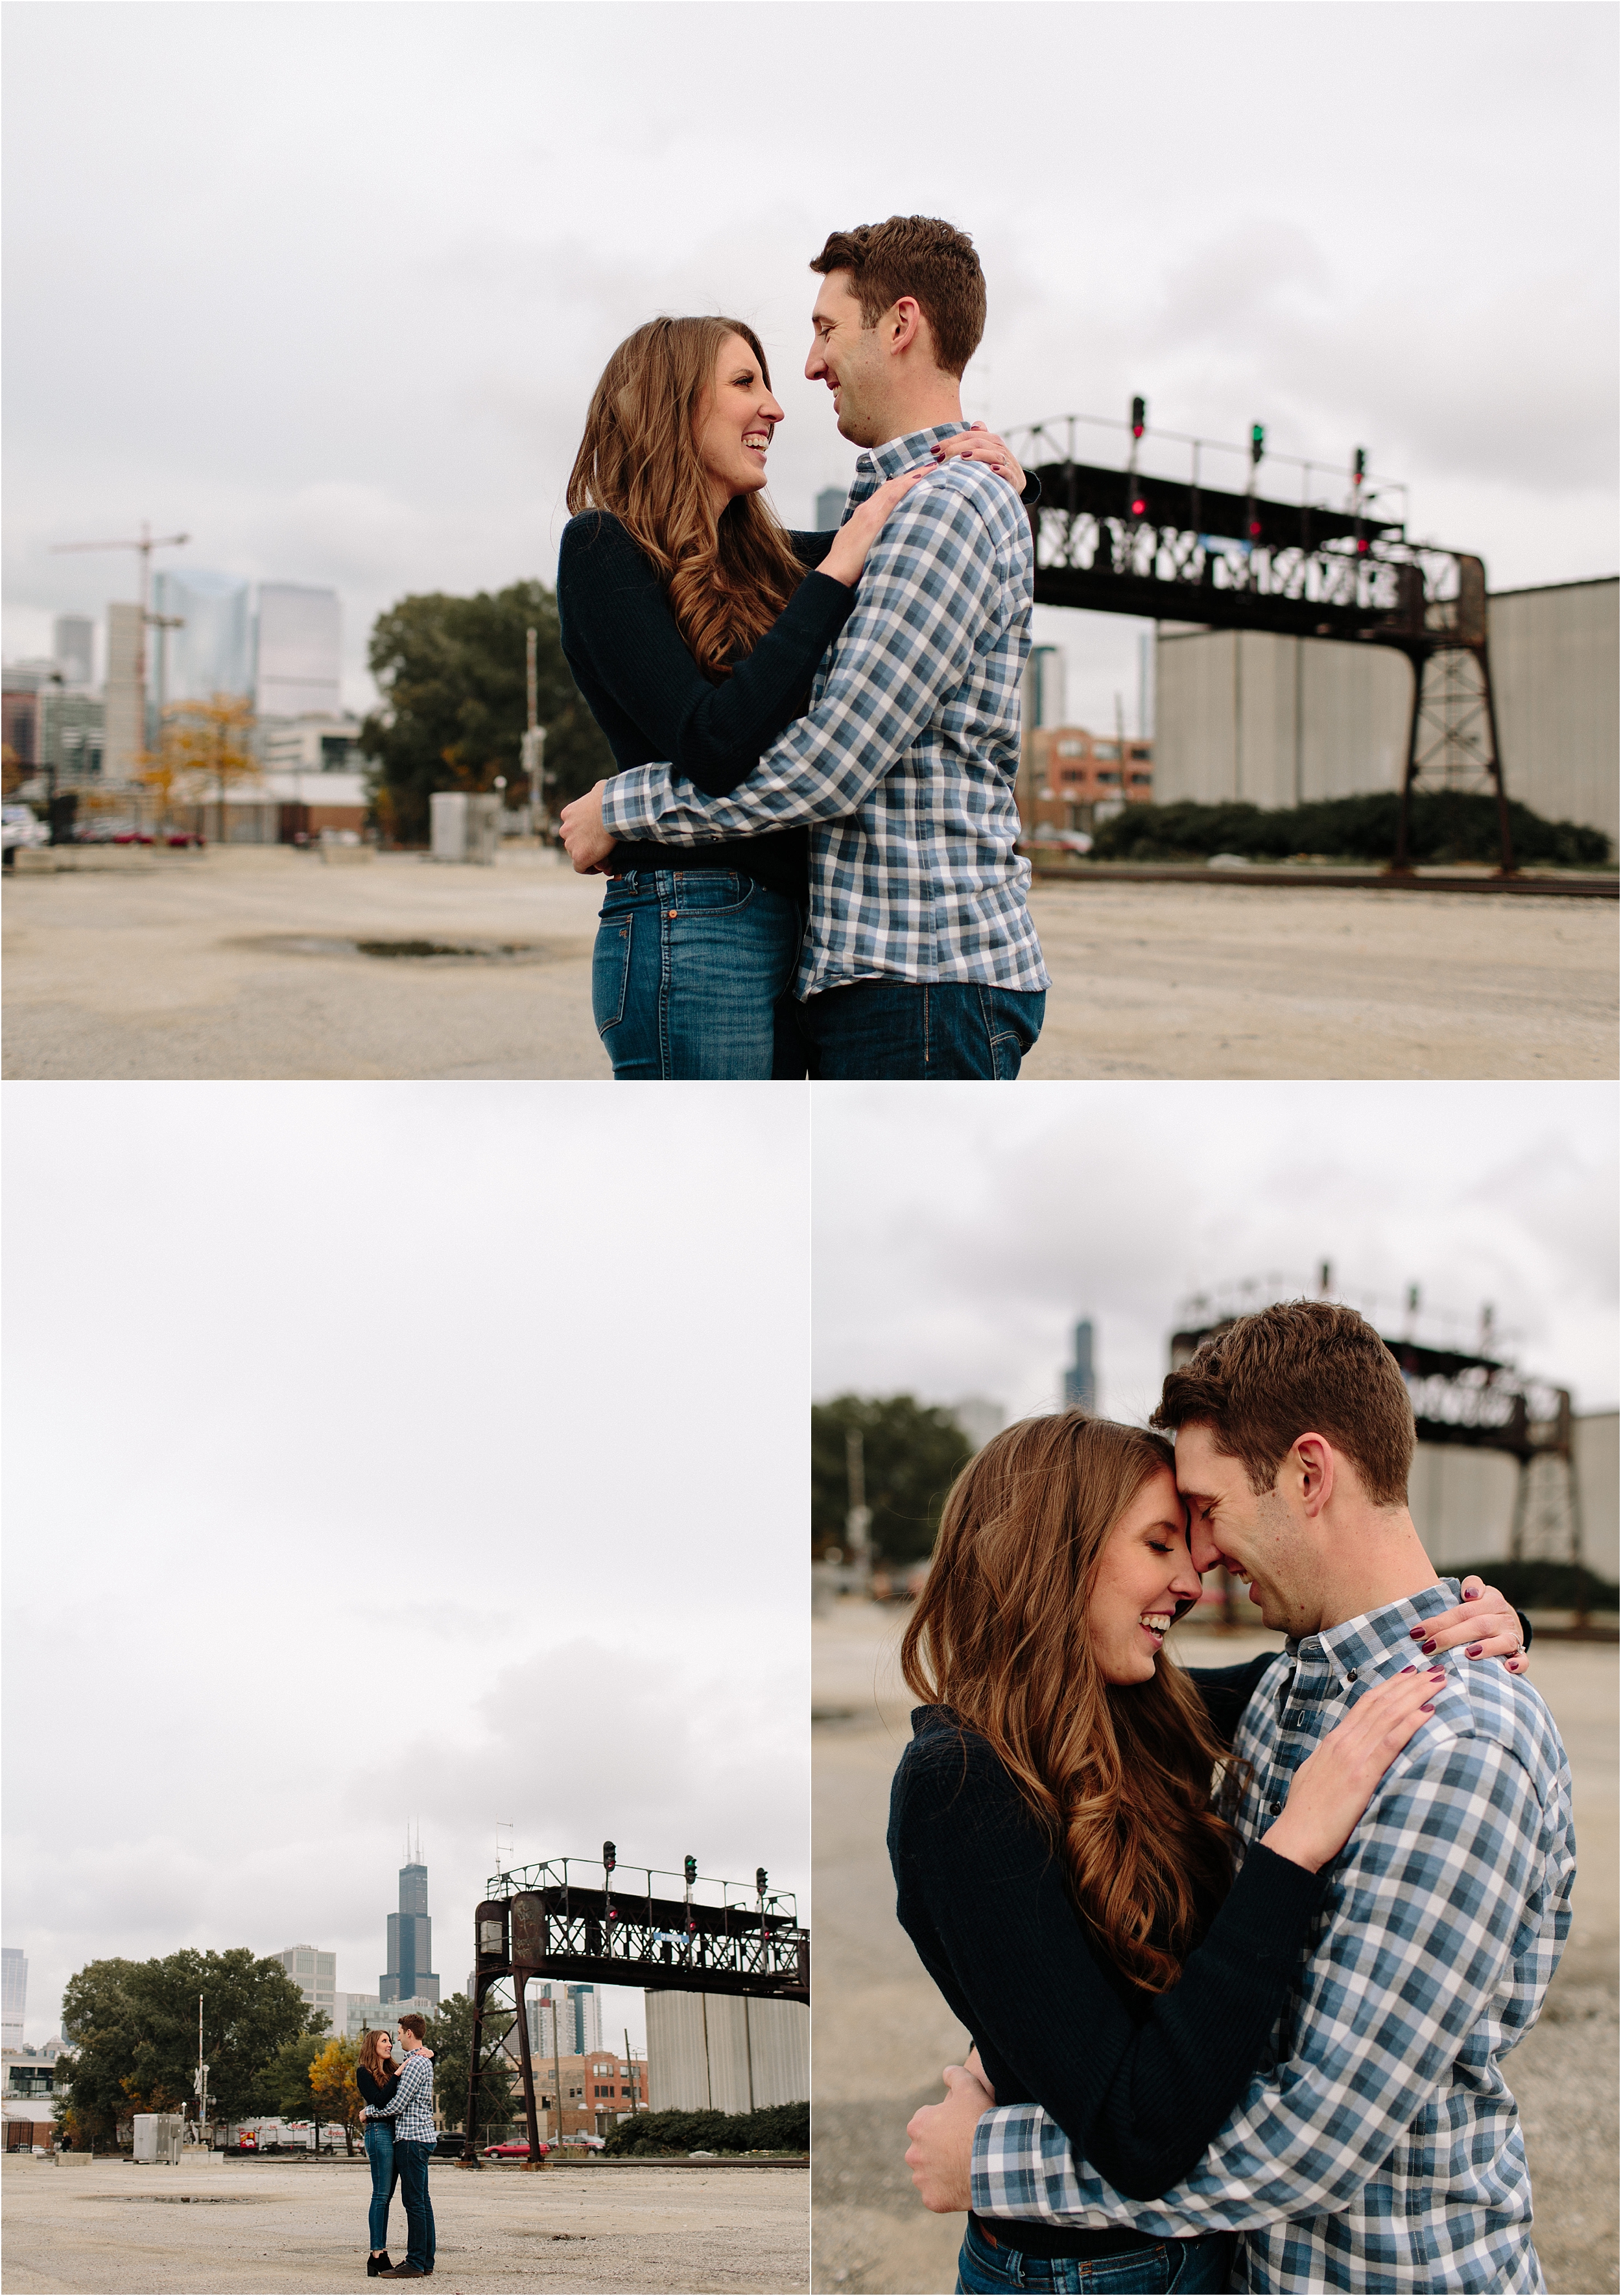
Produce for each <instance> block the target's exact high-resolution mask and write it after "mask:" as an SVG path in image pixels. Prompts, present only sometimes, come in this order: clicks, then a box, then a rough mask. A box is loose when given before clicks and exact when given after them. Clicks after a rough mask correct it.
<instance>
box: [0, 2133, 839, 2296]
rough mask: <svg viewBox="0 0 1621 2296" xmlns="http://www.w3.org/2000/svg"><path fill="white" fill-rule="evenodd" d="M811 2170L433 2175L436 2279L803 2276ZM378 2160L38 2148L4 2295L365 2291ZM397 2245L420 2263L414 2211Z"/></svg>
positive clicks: (13, 2231) (679, 2281) (766, 2279)
mask: <svg viewBox="0 0 1621 2296" xmlns="http://www.w3.org/2000/svg"><path fill="white" fill-rule="evenodd" d="M806 2183H807V2180H806V2174H805V2171H804V2170H803V2169H794V2168H783V2169H686V2168H682V2169H660V2168H659V2167H657V2166H655V2165H649V2166H648V2167H646V2168H642V2167H640V2166H638V2167H635V2168H628V2169H618V2168H616V2169H611V2170H603V2169H546V2170H545V2171H544V2173H543V2174H541V2175H539V2176H530V2175H527V2174H525V2173H524V2172H523V2171H521V2170H520V2169H485V2170H484V2171H483V2172H482V2173H480V2174H477V2175H474V2174H471V2173H469V2172H468V2171H466V2170H463V2169H458V2168H456V2167H454V2165H453V2164H449V2163H437V2164H436V2165H435V2166H434V2169H433V2170H432V2187H431V2189H432V2197H433V2210H434V2217H435V2219H436V2223H437V2226H438V2262H437V2266H436V2269H435V2271H434V2275H433V2277H434V2280H435V2282H436V2284H438V2286H439V2287H440V2288H442V2289H443V2290H444V2291H445V2292H446V2296H474V2292H481V2291H485V2290H489V2291H498V2290H503V2289H535V2290H544V2289H552V2290H556V2291H560V2292H562V2291H567V2292H569V2296H595V2292H596V2291H598V2290H604V2291H607V2290H614V2291H619V2290H626V2291H654V2290H659V2291H661V2290H670V2291H673V2292H683V2296H684V2292H686V2291H688V2290H699V2289H703V2290H709V2289H714V2290H725V2291H727V2292H736V2296H744V2292H753V2296H775V2292H778V2291H790V2290H791V2291H798V2290H801V2289H804V2288H805V2287H806V2284H807V2282H806V2199H807V2194H806ZM370 2190H371V2179H370V2177H369V2174H368V2172H367V2169H366V2167H365V2164H364V2161H356V2162H355V2163H353V2164H352V2165H351V2164H349V2163H348V2162H343V2163H332V2164H326V2163H323V2164H321V2165H320V2166H316V2165H315V2164H313V2163H312V2164H307V2165H303V2166H300V2165H299V2164H297V2163H286V2164H282V2163H278V2162H274V2161H253V2162H244V2163H240V2164H238V2163H234V2162H232V2161H225V2160H222V2161H218V2162H216V2163H212V2164H204V2165H201V2166H198V2167H192V2168H185V2167H182V2168H176V2169H168V2168H150V2167H143V2168H136V2167H135V2165H134V2164H133V2163H132V2162H128V2161H106V2162H102V2161H94V2162H91V2163H89V2164H87V2165H86V2167H84V2168H82V2169H70V2168H56V2167H53V2166H52V2165H51V2164H50V2163H48V2162H46V2161H35V2160H32V2159H30V2158H29V2157H27V2156H24V2157H22V2158H20V2159H17V2158H8V2159H7V2161H6V2163H5V2170H4V2208H5V2227H4V2286H5V2289H6V2292H7V2296H45V2292H50V2296H59V2292H68V2291H71V2292H72V2296H124V2292H126V2291H127V2292H131V2296H135V2292H140V2296H146V2292H154V2296H192V2292H200V2296H226V2292H231V2296H235V2292H238V2291H241V2292H244V2296H246V2292H253V2296H283V2292H303V2291H306V2290H327V2289H341V2290H346V2291H347V2290H349V2289H352V2288H359V2287H364V2286H365V2285H366V2279H365V2256H366V2246H367V2239H366V2202H367V2197H368V2195H369V2193H370ZM389 2231H390V2235H391V2244H390V2251H389V2252H390V2254H391V2256H392V2258H393V2259H394V2261H395V2262H396V2263H401V2262H403V2260H404V2258H405V2242H404V2219H403V2216H402V2213H401V2211H400V2210H399V2209H398V2208H396V2209H395V2210H394V2212H393V2214H392V2216H391V2218H390V2221H389Z"/></svg>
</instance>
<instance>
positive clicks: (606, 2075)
mask: <svg viewBox="0 0 1621 2296" xmlns="http://www.w3.org/2000/svg"><path fill="white" fill-rule="evenodd" d="M508 2053H509V2054H515V2051H514V2049H512V2048H509V2052H508ZM555 2062H556V2068H557V2074H558V2075H559V2076H560V2077H561V2082H562V2099H563V2111H562V2133H563V2135H564V2136H566V2137H567V2136H607V2134H608V2132H609V2130H610V2128H613V2126H614V2125H615V2123H616V2122H618V2121H620V2120H624V2119H625V2117H626V2114H627V2113H631V2112H646V2111H647V2066H646V2063H645V2062H644V2061H643V2059H642V2058H640V2057H635V2058H626V2057H623V2056H617V2055H615V2054H614V2053H613V2052H612V2051H611V2050H610V2049H588V2050H587V2051H586V2052H585V2054H584V2055H583V2056H574V2057H561V2058H559V2059H557V2060H556V2061H555ZM516 2072H517V2067H516V2064H514V2066H513V2074H514V2079H513V2082H512V2101H513V2105H514V2108H515V2118H516V2119H518V2120H521V2119H522V2117H523V2091H522V2089H521V2087H520V2086H519V2083H518V2080H517V2079H516ZM555 2093H556V2083H555V2081H554V2079H553V2059H552V2058H551V2057H537V2058H536V2060H535V2103H536V2108H537V2110H538V2112H539V2115H540V2133H541V2135H542V2136H544V2137H547V2138H552V2137H553V2136H555V2134H556V2130H557V2125H558V2124H557V2120H556V2115H555V2110H554V2102H553V2100H554V2097H555Z"/></svg>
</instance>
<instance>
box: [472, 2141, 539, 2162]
mask: <svg viewBox="0 0 1621 2296" xmlns="http://www.w3.org/2000/svg"><path fill="white" fill-rule="evenodd" d="M551 2150H552V2147H551V2146H550V2145H549V2144H543V2145H542V2146H541V2148H540V2157H541V2159H542V2160H543V2161H544V2159H545V2157H546V2155H547V2153H549V2152H550V2151H551ZM484 2157H485V2159H486V2160H487V2161H527V2160H528V2157H529V2140H528V2137H527V2136H525V2137H513V2138H512V2139H511V2140H510V2141H509V2142H508V2143H506V2144H487V2145H486V2146H485V2148H484Z"/></svg>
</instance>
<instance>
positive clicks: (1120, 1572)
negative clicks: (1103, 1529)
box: [1086, 1467, 1200, 1684]
mask: <svg viewBox="0 0 1621 2296" xmlns="http://www.w3.org/2000/svg"><path fill="white" fill-rule="evenodd" d="M1199 1584H1200V1581H1199V1573H1198V1571H1197V1570H1195V1569H1194V1568H1193V1562H1192V1557H1191V1555H1190V1554H1189V1552H1188V1527H1187V1511H1186V1509H1185V1508H1184V1507H1183V1503H1182V1500H1181V1497H1179V1495H1178V1493H1177V1489H1176V1479H1175V1476H1174V1475H1173V1474H1172V1472H1171V1471H1170V1469H1169V1468H1168V1467H1166V1468H1163V1469H1162V1470H1161V1471H1160V1472H1159V1473H1158V1474H1156V1475H1150V1478H1149V1480H1148V1481H1147V1482H1146V1483H1144V1484H1143V1486H1142V1489H1141V1490H1140V1491H1139V1492H1138V1493H1137V1496H1136V1497H1135V1498H1134V1500H1133V1501H1132V1503H1131V1505H1129V1506H1128V1507H1127V1508H1126V1512H1125V1513H1124V1514H1123V1515H1122V1516H1121V1517H1120V1520H1119V1521H1118V1522H1117V1523H1116V1525H1115V1526H1114V1529H1112V1530H1111V1531H1110V1532H1109V1537H1108V1538H1107V1539H1106V1540H1105V1541H1104V1545H1103V1552H1102V1554H1101V1555H1100V1556H1099V1558H1098V1567H1097V1574H1096V1576H1095V1577H1094V1579H1093V1583H1092V1596H1091V1600H1090V1602H1089V1603H1088V1605H1087V1611H1086V1633H1087V1638H1088V1640H1089V1641H1090V1642H1091V1644H1092V1653H1093V1657H1094V1658H1095V1659H1096V1661H1097V1662H1098V1671H1099V1672H1100V1673H1101V1676H1102V1677H1103V1679H1104V1681H1105V1682H1110V1683H1116V1684H1124V1683H1131V1682H1147V1681H1148V1680H1149V1679H1150V1677H1151V1676H1152V1674H1153V1671H1154V1661H1155V1660H1156V1659H1157V1658H1158V1655H1159V1652H1160V1651H1161V1649H1162V1648H1163V1647H1164V1644H1165V1636H1166V1629H1167V1628H1168V1627H1169V1626H1170V1623H1171V1620H1172V1617H1173V1615H1174V1613H1175V1611H1176V1609H1177V1606H1178V1605H1179V1604H1180V1603H1188V1602H1192V1601H1194V1600H1196V1599H1197V1597H1198V1595H1199Z"/></svg>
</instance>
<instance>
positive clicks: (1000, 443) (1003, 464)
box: [929, 422, 1025, 495]
mask: <svg viewBox="0 0 1621 2296" xmlns="http://www.w3.org/2000/svg"><path fill="white" fill-rule="evenodd" d="M929 453H930V454H931V455H933V456H934V459H935V463H936V464H937V465H938V464H939V463H952V462H956V463H986V464H987V466H988V467H989V468H990V469H991V470H993V471H995V472H996V473H997V474H998V476H999V477H1001V478H1004V479H1005V480H1007V482H1008V484H1009V485H1010V486H1011V488H1013V490H1014V492H1015V493H1016V494H1020V495H1022V494H1023V492H1024V490H1025V471H1024V464H1023V463H1021V462H1020V461H1019V457H1018V455H1016V454H1015V453H1014V452H1013V449H1012V448H1011V447H1010V446H1009V445H1008V444H1007V442H1006V440H1005V439H999V438H998V437H997V436H996V433H995V431H994V430H987V429H986V427H985V425H984V423H983V422H970V424H969V427H968V429H967V430H960V431H959V432H958V433H957V435H956V437H955V438H954V439H941V440H940V442H939V444H938V445H937V446H935V447H930V448H929Z"/></svg>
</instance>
